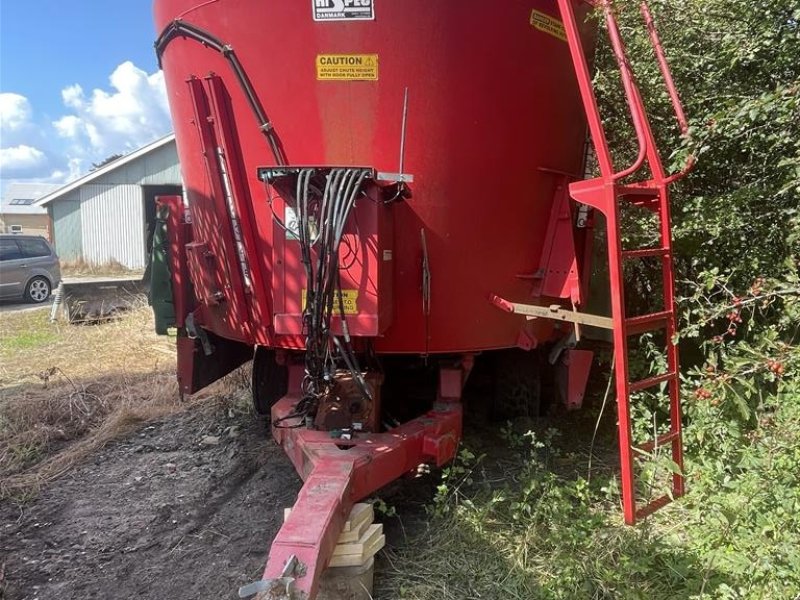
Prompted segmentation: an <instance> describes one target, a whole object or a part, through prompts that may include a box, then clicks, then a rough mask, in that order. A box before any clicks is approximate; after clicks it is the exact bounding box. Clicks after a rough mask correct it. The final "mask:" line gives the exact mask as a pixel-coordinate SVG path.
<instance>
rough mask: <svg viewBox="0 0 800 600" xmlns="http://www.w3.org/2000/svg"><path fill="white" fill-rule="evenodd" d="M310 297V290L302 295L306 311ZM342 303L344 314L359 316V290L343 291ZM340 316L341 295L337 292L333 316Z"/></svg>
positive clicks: (334, 298)
mask: <svg viewBox="0 0 800 600" xmlns="http://www.w3.org/2000/svg"><path fill="white" fill-rule="evenodd" d="M307 296H308V290H303V295H302V299H301V302H302V309H303V310H305V309H306V299H307ZM342 302H343V303H344V314H345V315H357V314H358V290H342ZM338 314H339V294H338V293H337V292H334V293H333V316H334V317H335V316H336V315H338Z"/></svg>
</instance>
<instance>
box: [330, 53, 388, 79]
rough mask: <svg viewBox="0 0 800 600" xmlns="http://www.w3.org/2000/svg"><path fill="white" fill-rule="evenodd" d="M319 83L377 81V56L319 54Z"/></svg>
mask: <svg viewBox="0 0 800 600" xmlns="http://www.w3.org/2000/svg"><path fill="white" fill-rule="evenodd" d="M317 79H318V80H320V81H377V80H378V55H377V54H320V55H319V56H317Z"/></svg>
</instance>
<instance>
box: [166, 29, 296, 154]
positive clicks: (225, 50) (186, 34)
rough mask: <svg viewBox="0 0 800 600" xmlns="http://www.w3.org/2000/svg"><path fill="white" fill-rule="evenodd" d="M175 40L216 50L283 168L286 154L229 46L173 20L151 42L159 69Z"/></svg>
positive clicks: (248, 79) (208, 33)
mask: <svg viewBox="0 0 800 600" xmlns="http://www.w3.org/2000/svg"><path fill="white" fill-rule="evenodd" d="M178 37H183V38H188V39H190V40H194V41H196V42H199V43H201V44H203V45H204V46H206V47H208V48H211V49H212V50H216V51H217V52H219V53H220V54H222V55H223V56H224V57H225V59H226V60H227V61H228V64H229V65H230V67H231V69H232V70H233V73H234V75H235V76H236V79H237V81H238V82H239V86H240V87H241V88H242V91H243V92H244V95H245V98H246V99H247V103H248V104H249V105H250V108H251V109H252V111H253V114H254V115H255V117H256V121H258V128H259V130H260V131H261V133H262V134H263V135H264V137H266V138H267V144H268V145H269V147H270V150H271V151H272V155H273V156H274V157H275V163H276V164H277V165H279V166H284V165H286V164H287V160H286V153H285V152H284V150H283V145H282V144H281V141H280V139H279V138H278V136H277V134H276V133H275V130H274V128H273V126H272V123H271V122H270V120H269V118H268V117H267V113H266V111H265V110H264V107H263V105H262V104H261V100H260V99H259V98H258V95H257V94H256V91H255V89H254V88H253V84H252V83H251V82H250V78H249V77H248V76H247V72H246V71H245V69H244V67H243V66H242V63H241V62H240V61H239V58H238V57H237V56H236V52H234V50H233V46H231V45H230V44H225V43H224V42H223V41H222V40H220V39H219V38H218V37H216V36H214V35H213V34H211V33H210V32H208V31H206V30H205V29H201V28H200V27H197V26H196V25H193V24H191V23H187V22H186V21H182V20H181V19H175V20H174V21H172V22H171V23H170V24H169V25H167V26H166V28H165V29H164V31H162V32H161V35H159V36H158V39H157V40H156V42H155V50H156V56H157V57H158V66H159V68H161V66H162V64H161V60H162V56H163V54H164V50H165V49H166V48H167V46H168V45H169V44H170V42H172V40H174V39H175V38H178Z"/></svg>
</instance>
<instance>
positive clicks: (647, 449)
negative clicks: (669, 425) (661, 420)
mask: <svg viewBox="0 0 800 600" xmlns="http://www.w3.org/2000/svg"><path fill="white" fill-rule="evenodd" d="M680 438H681V432H680V431H672V432H670V433H665V434H664V435H662V436H659V438H658V439H657V440H655V441H652V442H647V443H646V444H642V445H641V446H637V447H636V449H637V450H640V451H642V452H644V453H645V454H650V453H651V452H652V451H653V450H655V449H656V446H658V447H659V448H660V447H662V446H666V445H667V444H671V443H672V442H674V441H675V440H679V439H680Z"/></svg>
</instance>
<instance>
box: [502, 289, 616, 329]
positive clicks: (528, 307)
mask: <svg viewBox="0 0 800 600" xmlns="http://www.w3.org/2000/svg"><path fill="white" fill-rule="evenodd" d="M489 301H490V302H491V303H492V304H494V305H495V306H496V307H497V308H499V309H500V310H502V311H504V312H507V313H511V314H515V315H524V316H526V317H531V318H534V319H551V320H553V321H561V322H564V323H577V324H579V325H589V326H591V327H600V328H601V329H614V320H613V319H612V318H611V317H601V316H599V315H590V314H588V313H581V312H577V311H571V310H564V308H563V307H561V306H560V305H558V304H554V305H552V306H549V307H548V306H535V305H532V304H518V303H515V302H509V301H508V300H505V299H503V298H501V297H500V296H495V295H492V296H490V297H489Z"/></svg>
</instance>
